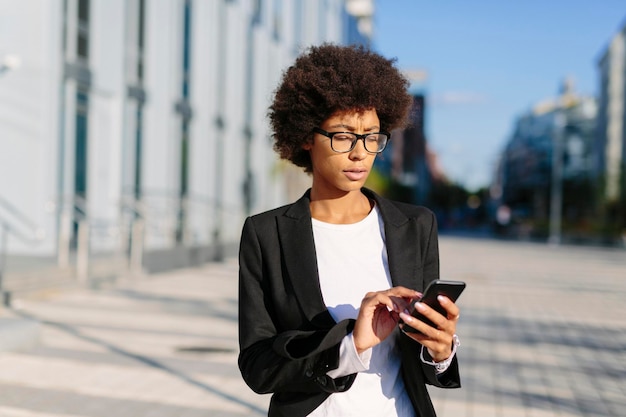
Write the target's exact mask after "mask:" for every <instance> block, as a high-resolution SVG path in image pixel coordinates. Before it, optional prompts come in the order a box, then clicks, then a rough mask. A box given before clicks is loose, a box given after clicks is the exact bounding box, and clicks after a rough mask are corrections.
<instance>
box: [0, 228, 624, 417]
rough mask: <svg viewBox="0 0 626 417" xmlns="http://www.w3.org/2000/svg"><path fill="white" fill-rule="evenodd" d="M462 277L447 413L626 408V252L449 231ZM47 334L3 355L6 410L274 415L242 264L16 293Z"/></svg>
mask: <svg viewBox="0 0 626 417" xmlns="http://www.w3.org/2000/svg"><path fill="white" fill-rule="evenodd" d="M440 250H441V277H442V279H453V280H462V281H465V282H467V288H466V290H465V292H464V293H463V295H462V296H461V298H460V299H459V302H458V304H459V306H460V307H461V318H460V321H459V327H458V334H459V337H460V339H461V346H460V348H459V351H458V355H459V361H460V369H461V377H462V384H463V388H461V389H459V390H440V389H431V390H430V391H431V393H432V395H433V401H434V403H435V408H436V409H437V411H438V415H439V416H444V417H445V416H451V417H452V416H454V417H463V416H475V417H491V416H502V417H515V416H524V417H539V416H541V417H543V416H566V417H569V416H594V417H604V416H626V303H625V300H626V251H625V250H624V249H608V248H594V247H577V246H554V247H553V246H548V245H546V244H538V243H522V242H510V241H498V240H491V239H470V238H460V237H451V236H442V237H441V238H440ZM2 314H5V315H14V316H19V317H25V318H32V319H36V320H39V321H40V322H41V323H42V333H41V340H40V343H39V345H38V346H37V347H35V348H34V349H31V350H28V351H24V352H2V353H0V417H105V416H106V417H110V416H116V417H166V416H168V417H201V416H202V417H207V416H211V417H218V416H219V417H227V416H228V417H231V416H232V417H235V416H255V415H258V416H262V415H265V413H266V410H267V404H268V401H269V396H259V395H256V394H255V393H253V392H252V391H251V390H250V389H249V388H248V387H247V386H246V385H245V384H244V383H243V381H242V380H241V377H240V375H239V371H238V369H237V263H236V260H234V259H230V260H228V261H227V262H225V263H221V264H206V265H204V266H202V267H201V268H195V269H184V270H177V271H171V272H168V273H163V274H156V275H151V276H145V277H140V278H130V277H129V278H126V279H120V280H119V281H118V282H117V283H116V284H115V285H113V286H110V287H107V288H102V289H99V290H63V291H59V292H53V293H47V294H45V296H40V297H38V298H36V299H35V298H30V299H21V300H16V302H15V307H14V311H5V312H4V313H2Z"/></svg>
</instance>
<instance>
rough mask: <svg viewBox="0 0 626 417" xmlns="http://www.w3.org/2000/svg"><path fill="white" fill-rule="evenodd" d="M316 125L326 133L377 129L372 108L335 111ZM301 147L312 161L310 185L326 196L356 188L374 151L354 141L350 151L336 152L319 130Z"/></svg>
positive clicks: (359, 187)
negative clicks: (357, 110)
mask: <svg viewBox="0 0 626 417" xmlns="http://www.w3.org/2000/svg"><path fill="white" fill-rule="evenodd" d="M319 127H320V128H321V129H323V130H325V131H327V132H330V133H332V132H352V133H357V134H364V133H374V132H379V131H380V130H381V127H380V120H379V119H378V115H377V114H376V110H375V109H370V110H366V111H361V112H356V111H347V112H338V113H335V114H333V115H332V116H331V117H329V118H328V119H327V120H326V121H324V122H323V123H322V124H321V126H319ZM303 148H304V149H306V150H308V151H309V153H310V155H311V161H312V162H313V172H312V173H313V188H314V189H315V191H316V192H318V193H324V194H328V195H337V194H338V193H339V194H343V193H347V192H351V191H358V190H360V189H361V187H363V185H364V184H365V180H367V177H368V175H369V173H370V171H371V169H372V165H373V164H374V159H376V154H375V153H370V152H367V151H366V150H365V146H364V144H363V141H362V140H358V141H357V143H356V146H355V147H354V149H352V150H351V151H349V152H345V153H338V152H335V151H333V149H332V148H331V146H330V138H328V137H326V136H324V135H322V134H319V133H314V134H313V141H312V142H311V143H307V144H305V145H304V146H303Z"/></svg>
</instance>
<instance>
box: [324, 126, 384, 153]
mask: <svg viewBox="0 0 626 417" xmlns="http://www.w3.org/2000/svg"><path fill="white" fill-rule="evenodd" d="M313 131H314V132H315V133H319V134H320V135H324V136H326V137H327V138H330V147H331V149H332V150H333V151H335V152H339V153H345V152H350V151H351V150H352V149H354V147H355V146H356V143H357V141H358V140H359V139H361V140H362V141H363V145H364V146H365V150H366V151H367V152H369V153H380V152H382V151H383V150H384V149H385V146H387V141H388V140H389V136H390V135H389V133H387V132H376V133H366V134H364V135H358V134H356V133H352V132H327V131H325V130H324V129H320V128H319V127H314V128H313Z"/></svg>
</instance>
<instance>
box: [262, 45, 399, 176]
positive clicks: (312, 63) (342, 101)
mask: <svg viewBox="0 0 626 417" xmlns="http://www.w3.org/2000/svg"><path fill="white" fill-rule="evenodd" d="M408 87H409V82H408V80H407V79H406V78H405V77H404V76H403V75H402V74H401V73H400V71H399V70H398V69H397V68H396V67H395V59H386V58H385V57H383V56H381V55H379V54H377V53H374V52H372V51H370V50H368V49H366V48H364V47H362V46H338V45H333V44H322V45H319V46H313V47H310V48H309V49H308V50H307V51H306V52H305V53H304V54H302V55H300V56H299V57H298V58H297V59H296V61H295V63H294V64H293V65H292V66H291V67H289V68H288V69H287V70H286V71H285V72H284V74H283V77H282V82H281V83H280V85H279V86H278V88H277V89H276V91H275V94H274V101H273V103H272V105H271V106H270V108H269V113H268V116H269V119H270V125H271V128H272V131H273V137H274V150H275V151H276V152H277V153H278V154H279V155H280V157H281V158H283V159H286V160H289V161H291V162H292V163H293V164H295V165H296V166H299V167H303V168H304V170H305V171H306V172H311V171H312V165H311V158H310V156H309V153H308V151H306V150H304V149H303V148H302V145H304V144H305V143H307V142H309V141H310V140H311V138H312V131H313V128H315V127H319V125H320V124H322V123H323V122H324V121H325V120H326V119H328V118H329V117H331V116H332V115H333V114H335V113H337V112H341V111H364V110H369V109H375V110H376V113H377V114H378V118H379V119H380V124H381V129H382V130H386V131H391V130H393V129H396V128H400V127H404V126H405V125H406V122H407V116H408V113H409V110H410V107H411V104H412V98H411V96H410V94H409V93H408Z"/></svg>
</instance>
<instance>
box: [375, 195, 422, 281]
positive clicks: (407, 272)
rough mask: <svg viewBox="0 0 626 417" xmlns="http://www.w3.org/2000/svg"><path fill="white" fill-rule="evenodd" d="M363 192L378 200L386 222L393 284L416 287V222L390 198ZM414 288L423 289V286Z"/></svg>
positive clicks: (386, 240)
mask: <svg viewBox="0 0 626 417" xmlns="http://www.w3.org/2000/svg"><path fill="white" fill-rule="evenodd" d="M363 192H364V193H365V195H367V196H368V197H370V198H373V199H374V200H375V201H376V204H377V205H378V209H379V210H380V213H381V215H382V217H383V221H384V222H385V246H386V247H387V258H388V261H389V273H390V275H391V282H392V284H393V285H394V286H398V285H401V286H403V287H407V288H412V287H414V286H415V280H414V277H415V276H416V268H417V258H418V254H417V251H418V248H417V245H418V242H417V233H416V231H415V230H414V229H415V228H414V226H415V224H414V222H412V221H411V219H409V218H408V217H407V216H406V215H405V214H404V213H402V212H401V211H400V210H398V208H396V206H394V205H393V204H392V203H391V202H390V201H389V200H387V199H385V198H382V197H380V196H379V195H377V194H376V193H374V192H372V191H370V190H368V189H363ZM413 289H415V290H421V288H413Z"/></svg>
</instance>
